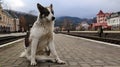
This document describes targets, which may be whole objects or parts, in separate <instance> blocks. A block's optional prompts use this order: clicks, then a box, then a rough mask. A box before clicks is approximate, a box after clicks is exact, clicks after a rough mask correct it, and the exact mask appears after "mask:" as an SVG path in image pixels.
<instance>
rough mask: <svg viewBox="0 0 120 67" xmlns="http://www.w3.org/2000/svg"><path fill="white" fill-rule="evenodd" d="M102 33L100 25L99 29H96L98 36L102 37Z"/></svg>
mask: <svg viewBox="0 0 120 67" xmlns="http://www.w3.org/2000/svg"><path fill="white" fill-rule="evenodd" d="M102 34H103V28H102V26H100V27H99V29H98V35H99V37H102Z"/></svg>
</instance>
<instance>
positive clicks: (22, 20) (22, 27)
mask: <svg viewBox="0 0 120 67" xmlns="http://www.w3.org/2000/svg"><path fill="white" fill-rule="evenodd" d="M19 20H20V31H22V32H24V31H26V30H27V25H26V19H25V17H24V16H20V18H19Z"/></svg>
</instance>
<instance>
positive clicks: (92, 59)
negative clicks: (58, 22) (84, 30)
mask: <svg viewBox="0 0 120 67" xmlns="http://www.w3.org/2000/svg"><path fill="white" fill-rule="evenodd" d="M55 45H56V49H57V52H58V55H59V56H60V58H61V59H62V60H64V61H66V62H67V63H66V64H64V65H59V64H55V63H48V62H38V64H37V66H30V62H29V61H27V60H26V59H25V58H19V55H20V53H21V52H22V51H23V48H24V47H23V41H20V42H17V43H14V44H13V45H11V46H8V47H3V48H0V67H120V47H117V46H110V45H106V44H102V43H96V42H91V41H87V40H84V39H81V38H78V37H74V36H69V35H64V34H55Z"/></svg>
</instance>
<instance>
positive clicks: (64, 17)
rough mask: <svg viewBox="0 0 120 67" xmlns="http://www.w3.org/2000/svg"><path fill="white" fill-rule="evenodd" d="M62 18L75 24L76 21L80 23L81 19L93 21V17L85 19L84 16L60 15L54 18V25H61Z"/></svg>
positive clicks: (89, 22)
mask: <svg viewBox="0 0 120 67" xmlns="http://www.w3.org/2000/svg"><path fill="white" fill-rule="evenodd" d="M64 19H69V20H70V21H71V22H72V24H74V25H75V26H76V25H77V24H78V23H81V22H82V21H86V22H88V24H91V23H92V22H94V19H86V18H78V17H70V16H62V17H57V18H56V22H55V26H60V25H62V23H63V22H64Z"/></svg>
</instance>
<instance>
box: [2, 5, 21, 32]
mask: <svg viewBox="0 0 120 67" xmlns="http://www.w3.org/2000/svg"><path fill="white" fill-rule="evenodd" d="M15 31H19V19H18V17H17V16H16V15H15V14H14V13H13V12H12V11H10V10H4V9H3V8H2V6H1V5H0V32H15Z"/></svg>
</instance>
